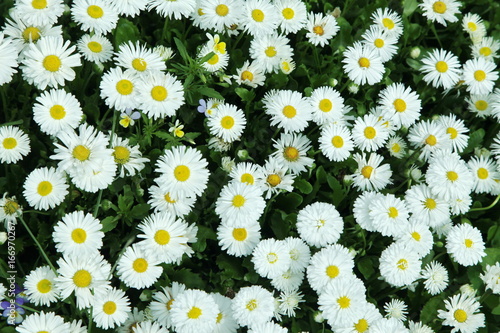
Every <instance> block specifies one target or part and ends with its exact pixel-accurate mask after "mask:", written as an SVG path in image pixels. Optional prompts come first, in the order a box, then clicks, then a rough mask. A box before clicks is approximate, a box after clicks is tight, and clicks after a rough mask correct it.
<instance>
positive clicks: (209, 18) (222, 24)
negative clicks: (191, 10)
mask: <svg viewBox="0 0 500 333" xmlns="http://www.w3.org/2000/svg"><path fill="white" fill-rule="evenodd" d="M199 8H200V10H201V11H202V12H203V15H201V16H200V23H201V24H202V25H203V26H206V27H208V29H214V30H215V31H217V32H219V33H221V32H224V30H225V29H226V27H230V26H232V25H238V24H239V23H240V20H241V17H242V6H241V2H240V1H236V0H208V1H200V7H199ZM208 29H207V30H208Z"/></svg>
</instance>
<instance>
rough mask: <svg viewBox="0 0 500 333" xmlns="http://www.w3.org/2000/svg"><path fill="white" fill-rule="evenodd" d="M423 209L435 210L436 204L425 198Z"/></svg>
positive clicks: (432, 200)
mask: <svg viewBox="0 0 500 333" xmlns="http://www.w3.org/2000/svg"><path fill="white" fill-rule="evenodd" d="M424 205H425V208H427V209H435V208H436V206H437V204H436V200H434V199H432V198H427V199H425V203H424Z"/></svg>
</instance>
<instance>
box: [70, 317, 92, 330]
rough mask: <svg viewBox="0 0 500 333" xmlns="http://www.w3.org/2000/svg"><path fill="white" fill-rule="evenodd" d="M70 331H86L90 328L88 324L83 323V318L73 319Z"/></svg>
mask: <svg viewBox="0 0 500 333" xmlns="http://www.w3.org/2000/svg"><path fill="white" fill-rule="evenodd" d="M69 331H70V332H71V333H85V332H88V328H87V326H85V325H83V321H82V320H81V319H80V320H76V319H73V321H71V322H70V323H69Z"/></svg>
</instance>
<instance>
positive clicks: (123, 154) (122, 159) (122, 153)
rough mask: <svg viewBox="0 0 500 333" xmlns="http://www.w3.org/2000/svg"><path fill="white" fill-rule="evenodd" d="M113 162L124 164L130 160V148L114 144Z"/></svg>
mask: <svg viewBox="0 0 500 333" xmlns="http://www.w3.org/2000/svg"><path fill="white" fill-rule="evenodd" d="M113 156H114V157H115V162H116V163H118V164H125V163H127V162H128V161H129V160H130V150H128V148H127V147H123V146H116V147H115V150H114V151H113Z"/></svg>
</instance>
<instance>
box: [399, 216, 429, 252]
mask: <svg viewBox="0 0 500 333" xmlns="http://www.w3.org/2000/svg"><path fill="white" fill-rule="evenodd" d="M396 242H399V243H401V244H405V245H406V246H407V247H408V248H409V249H410V251H414V252H416V253H417V254H418V255H419V257H420V258H423V257H425V256H426V255H427V254H429V252H430V251H431V250H432V246H433V245H434V238H433V236H432V232H431V231H430V229H429V227H428V226H427V225H426V224H424V223H423V222H420V221H419V220H417V219H416V218H412V219H410V223H408V224H406V225H404V226H403V228H401V232H400V233H399V235H397V236H396Z"/></svg>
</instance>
